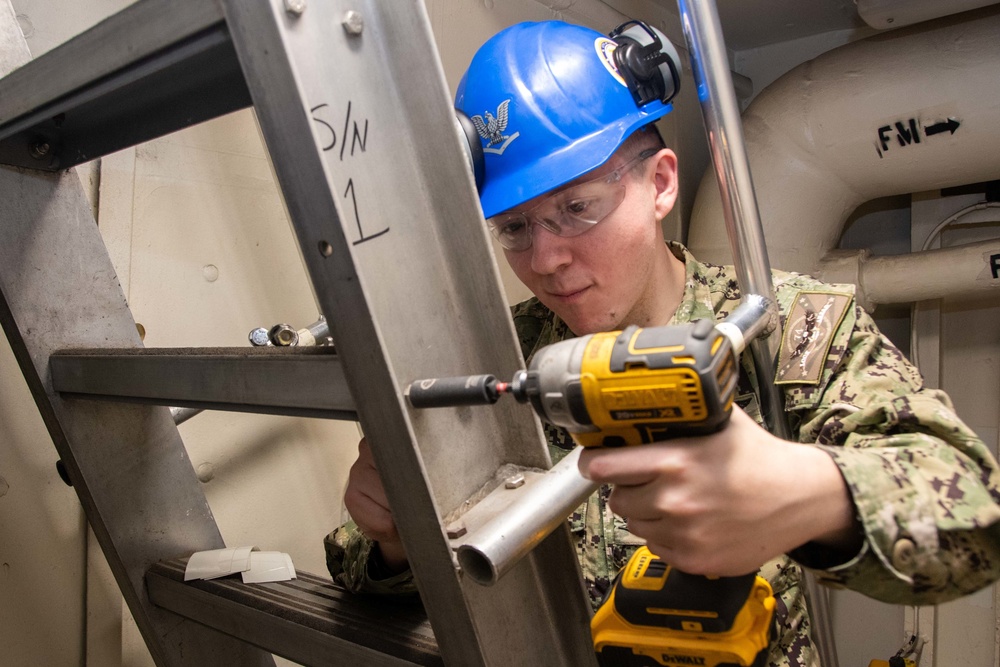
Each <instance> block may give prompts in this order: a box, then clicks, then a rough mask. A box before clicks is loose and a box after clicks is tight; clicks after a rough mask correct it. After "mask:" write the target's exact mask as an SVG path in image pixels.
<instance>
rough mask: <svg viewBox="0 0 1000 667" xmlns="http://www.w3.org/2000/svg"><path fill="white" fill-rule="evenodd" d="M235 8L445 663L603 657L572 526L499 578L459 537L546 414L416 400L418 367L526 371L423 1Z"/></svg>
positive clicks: (425, 370) (263, 111)
mask: <svg viewBox="0 0 1000 667" xmlns="http://www.w3.org/2000/svg"><path fill="white" fill-rule="evenodd" d="M224 9H225V13H226V18H227V21H228V23H229V26H230V30H231V34H232V39H233V43H234V45H235V46H236V51H237V55H238V56H239V58H240V61H241V63H242V66H243V69H244V72H245V74H246V78H247V83H248V86H249V88H250V91H251V95H252V96H253V99H254V106H255V109H256V112H257V116H258V120H259V122H260V125H261V129H262V132H263V135H264V138H265V141H266V144H267V146H268V149H269V152H270V154H271V157H272V160H273V164H274V168H275V172H276V175H277V179H278V182H279V184H280V186H281V190H282V192H283V194H284V197H285V202H286V205H287V208H288V211H289V215H290V218H291V220H292V223H293V226H294V227H295V231H296V234H297V237H298V242H299V247H300V250H301V252H302V255H303V258H304V262H305V265H306V268H307V270H308V273H309V275H310V278H311V281H312V284H313V287H314V289H315V293H316V298H317V301H318V302H319V305H320V310H321V312H322V313H323V314H324V315H325V316H326V318H327V321H328V322H329V324H330V329H331V332H332V335H333V339H334V340H335V341H336V344H337V349H338V351H339V352H340V353H342V355H343V357H344V371H345V374H346V376H347V379H348V383H349V385H350V386H351V393H352V395H353V396H354V399H355V402H356V405H357V406H358V411H359V414H360V418H361V422H362V425H363V428H364V430H365V433H366V434H367V437H368V439H369V441H370V442H371V443H372V449H373V451H374V455H375V458H376V461H377V464H378V466H379V469H380V473H381V475H382V479H383V482H384V484H385V487H386V492H387V494H388V496H389V499H390V502H391V504H392V506H393V510H394V513H395V518H396V520H397V523H398V526H399V530H400V534H401V535H402V538H403V541H404V543H405V544H406V547H407V551H408V553H409V555H410V562H411V565H412V567H413V570H414V573H415V575H416V579H417V584H418V586H419V588H420V591H421V596H422V598H423V600H424V603H425V606H426V608H427V612H428V615H429V617H430V620H431V624H432V626H433V628H434V632H435V636H436V637H437V640H438V644H439V647H440V649H441V652H442V657H443V658H444V659H445V662H446V663H447V664H461V665H477V664H478V665H485V664H496V665H500V664H503V665H508V664H547V665H558V664H565V665H586V664H594V662H595V658H594V653H593V646H592V643H591V639H590V632H589V615H590V611H589V605H587V602H586V599H585V595H584V592H583V587H582V586H581V582H580V574H579V564H578V563H577V560H576V556H575V553H574V549H573V548H572V545H571V543H570V541H569V539H568V528H567V527H565V526H564V527H563V529H562V530H557V531H556V532H555V533H553V535H552V536H550V537H549V538H548V539H547V540H546V541H545V542H543V543H542V544H541V545H540V546H539V547H538V548H537V549H536V550H535V551H534V552H533V553H532V554H531V555H529V556H528V557H527V558H525V559H524V560H523V561H522V562H521V563H519V564H518V565H517V566H516V567H515V568H514V569H513V570H512V571H511V572H510V573H508V574H507V575H506V576H505V577H504V578H503V579H502V580H501V581H499V582H498V583H497V584H496V585H494V586H492V587H489V588H486V587H483V586H480V585H479V584H475V583H473V582H472V581H471V580H469V579H468V578H467V577H463V576H462V574H461V572H460V571H458V569H457V567H456V564H455V562H454V560H453V554H452V548H453V545H452V544H451V543H450V541H449V539H448V536H447V534H446V529H445V526H446V524H447V522H448V520H447V519H446V516H448V515H455V514H458V513H461V511H462V510H463V509H465V508H466V507H467V505H468V504H469V503H467V502H466V500H467V499H469V498H470V497H472V496H473V495H474V494H475V493H476V492H477V491H478V490H480V488H481V487H483V486H484V485H487V484H489V483H491V482H493V481H495V480H494V477H495V474H496V473H497V471H498V470H499V469H500V467H501V466H502V465H505V464H514V465H521V466H528V467H536V468H538V467H548V465H549V460H548V455H547V452H546V448H545V446H544V444H543V440H542V437H541V429H540V425H539V423H538V421H537V419H535V418H534V417H533V415H530V411H527V410H524V409H523V406H516V405H513V403H509V404H507V405H498V406H493V407H482V408H459V409H446V410H435V411H426V412H423V413H417V412H411V411H410V410H409V409H408V407H407V405H406V404H405V402H404V399H403V397H402V392H401V388H402V387H404V386H406V385H407V384H408V383H409V382H411V381H413V380H415V379H417V378H420V377H430V376H436V375H463V374H471V373H476V372H482V371H483V369H488V370H489V371H490V372H494V373H496V374H497V375H498V376H505V375H507V374H510V373H512V372H513V371H514V370H516V369H517V368H519V367H521V365H522V363H523V362H522V360H521V359H520V354H519V352H518V348H517V344H516V338H515V336H514V331H513V325H512V323H511V321H510V316H509V312H508V311H507V308H506V306H505V302H504V298H503V293H502V291H501V289H500V283H499V272H498V269H497V267H496V263H495V259H494V258H493V255H492V252H491V250H490V241H489V236H488V233H487V231H486V228H485V225H483V224H482V218H481V212H480V209H479V206H478V201H477V199H476V195H475V189H474V185H473V183H472V179H471V175H470V174H469V173H468V169H467V167H466V165H465V160H464V156H463V155H462V151H461V148H460V144H459V142H458V137H457V136H456V133H455V128H454V125H453V121H452V115H453V113H454V111H453V109H452V106H451V104H450V101H449V97H450V96H449V94H448V91H447V86H446V84H445V81H444V76H443V73H442V71H441V65H440V63H439V61H438V59H437V54H436V48H435V45H434V41H433V37H432V35H431V31H430V27H429V21H428V18H427V16H426V13H425V11H424V8H423V5H422V3H420V2H419V1H418V0H407V1H405V2H403V1H397V2H392V3H385V2H378V1H376V0H366V1H363V2H352V3H347V2H343V1H331V2H325V3H310V4H309V5H307V6H306V8H305V10H304V12H302V13H300V14H292V13H289V12H286V11H285V8H284V6H283V3H282V0H268V2H266V3H247V2H243V1H242V0H225V2H224ZM349 11H354V12H356V14H353V15H350V14H348V12H349ZM527 600H530V601H531V604H525V601H527Z"/></svg>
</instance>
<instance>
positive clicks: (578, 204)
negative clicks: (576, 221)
mask: <svg viewBox="0 0 1000 667" xmlns="http://www.w3.org/2000/svg"><path fill="white" fill-rule="evenodd" d="M593 204H594V199H593V198H588V199H573V200H570V201H568V202H566V203H565V204H563V211H565V212H566V213H569V214H570V215H574V216H581V215H584V214H585V213H586V212H587V211H589V210H590V209H591V207H592V206H593Z"/></svg>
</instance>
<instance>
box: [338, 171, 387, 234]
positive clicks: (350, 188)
mask: <svg viewBox="0 0 1000 667" xmlns="http://www.w3.org/2000/svg"><path fill="white" fill-rule="evenodd" d="M348 193H350V195H351V206H352V207H353V208H354V222H355V224H356V225H357V226H358V235H359V236H360V237H361V238H359V239H358V240H357V241H355V242H354V243H353V244H352V245H358V244H359V243H364V242H365V241H371V240H372V239H375V238H378V237H379V236H382V235H383V234H385V233H386V232H388V231H389V228H388V227H386V228H385V229H383V230H382V231H380V232H378V233H377V234H372V235H371V236H365V232H364V230H362V229H361V216H360V215H358V200H357V198H356V197H355V196H354V179H353V178H349V179H347V189H346V190H344V197H345V198H346V197H347V195H348Z"/></svg>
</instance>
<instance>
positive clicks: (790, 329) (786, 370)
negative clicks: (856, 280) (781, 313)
mask: <svg viewBox="0 0 1000 667" xmlns="http://www.w3.org/2000/svg"><path fill="white" fill-rule="evenodd" d="M851 299H852V297H851V295H850V294H843V293H841V292H824V291H808V290H801V291H799V293H798V294H796V295H795V300H794V301H793V302H792V307H791V310H790V311H789V313H788V319H787V320H786V321H785V330H784V332H783V333H782V337H781V349H780V350H779V352H778V368H777V374H776V377H775V380H774V382H775V384H817V383H819V379H820V376H821V375H822V373H823V365H824V363H825V361H826V354H827V352H829V350H830V344H831V343H832V342H833V333H834V332H835V331H836V330H837V327H839V326H840V322H841V320H843V319H844V314H845V313H846V312H847V308H848V306H849V305H850V303H851Z"/></svg>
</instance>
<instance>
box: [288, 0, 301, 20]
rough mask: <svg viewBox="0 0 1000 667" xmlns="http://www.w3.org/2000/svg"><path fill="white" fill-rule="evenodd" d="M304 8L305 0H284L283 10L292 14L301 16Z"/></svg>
mask: <svg viewBox="0 0 1000 667" xmlns="http://www.w3.org/2000/svg"><path fill="white" fill-rule="evenodd" d="M305 10H306V0H285V11H286V12H288V13H289V14H291V15H292V16H295V17H298V16H302V12H304V11H305Z"/></svg>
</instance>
